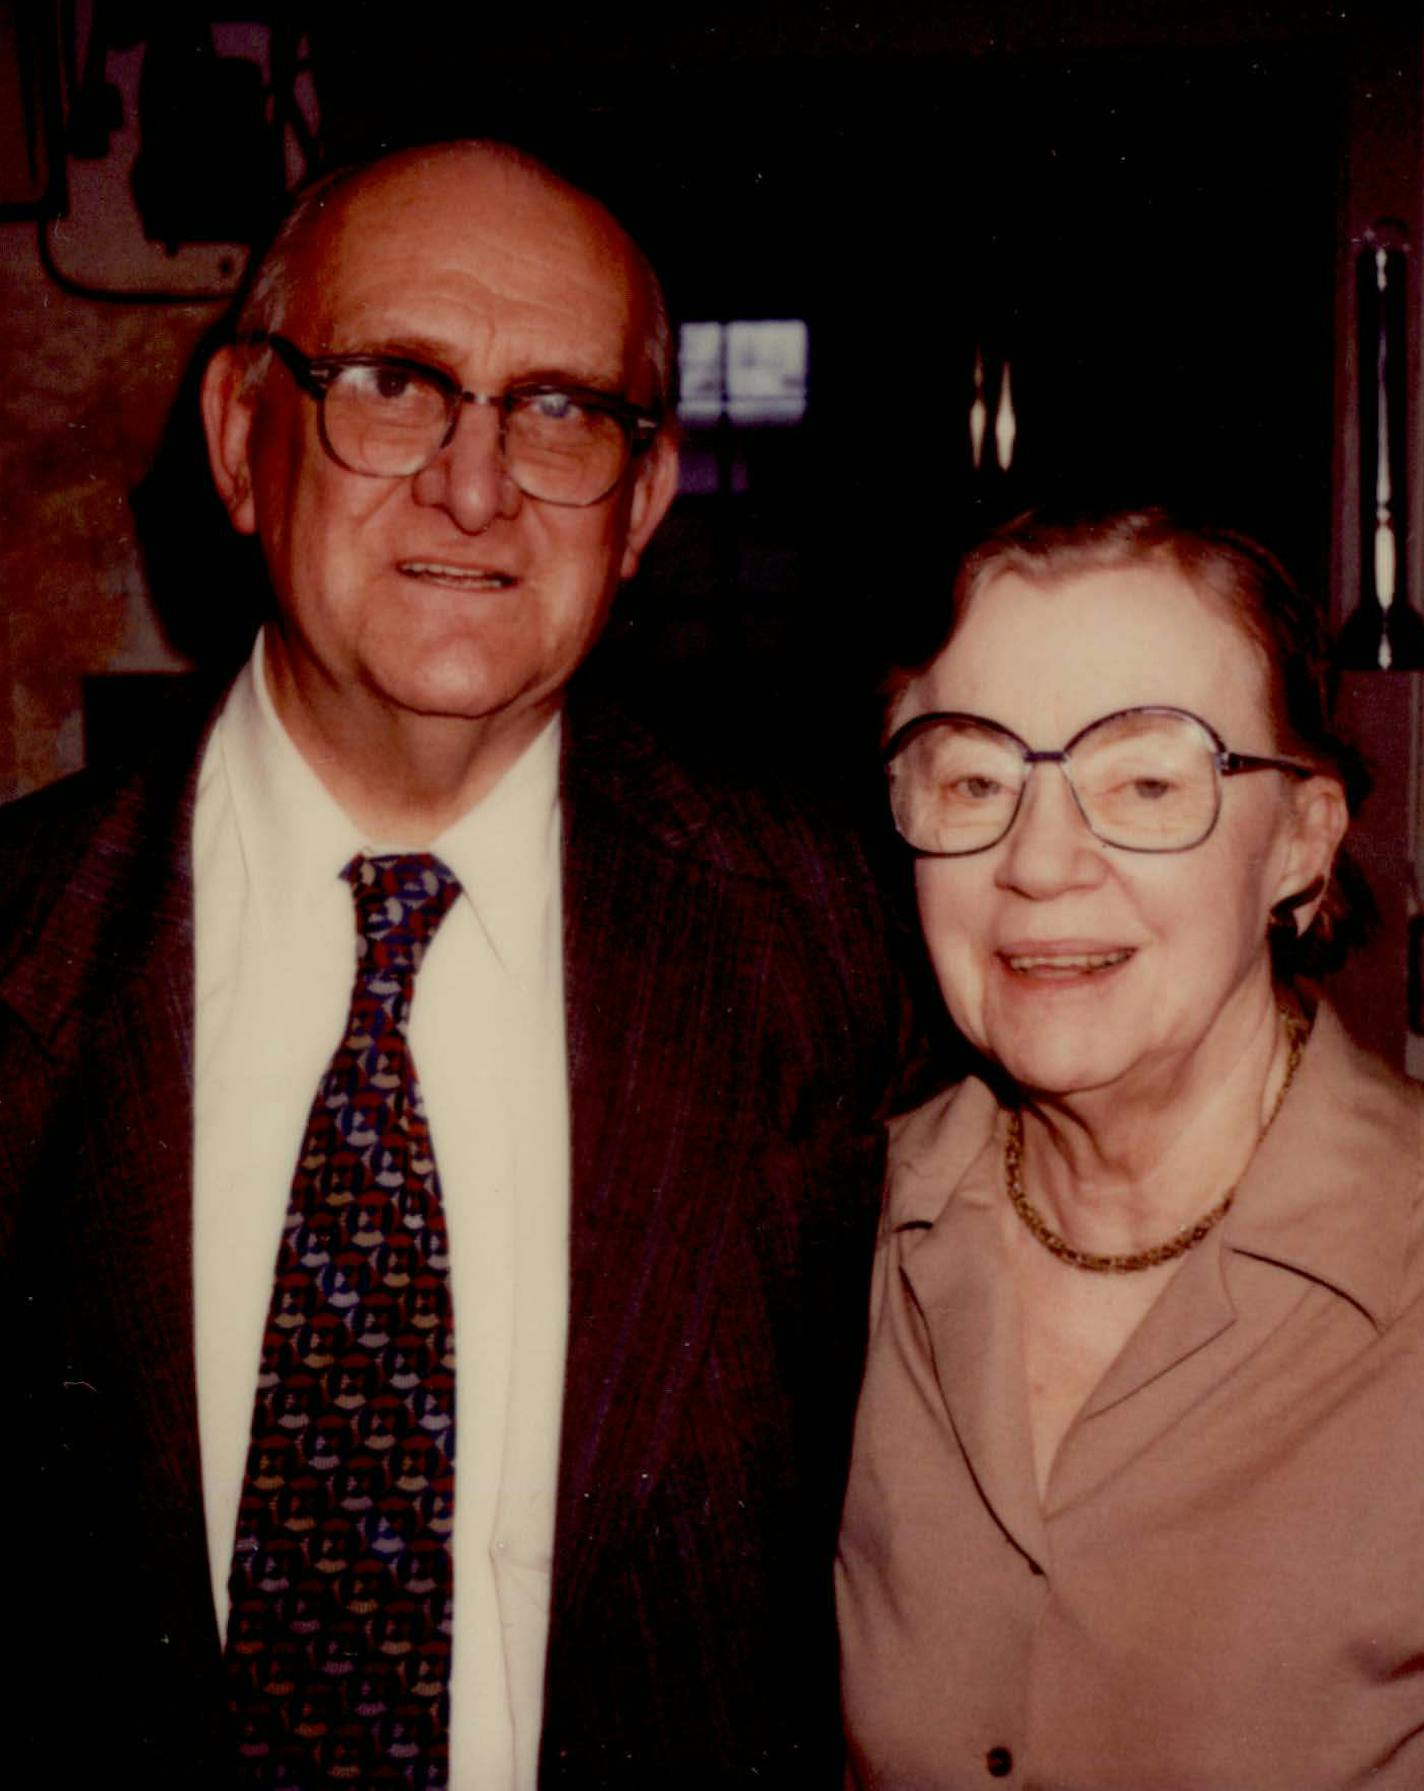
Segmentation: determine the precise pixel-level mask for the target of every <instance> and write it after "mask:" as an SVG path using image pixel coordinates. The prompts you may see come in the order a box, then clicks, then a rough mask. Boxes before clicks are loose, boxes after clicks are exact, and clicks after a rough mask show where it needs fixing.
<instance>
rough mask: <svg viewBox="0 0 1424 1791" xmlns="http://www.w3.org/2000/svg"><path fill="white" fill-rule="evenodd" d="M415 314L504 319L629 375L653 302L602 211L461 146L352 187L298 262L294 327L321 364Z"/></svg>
mask: <svg viewBox="0 0 1424 1791" xmlns="http://www.w3.org/2000/svg"><path fill="white" fill-rule="evenodd" d="M406 312H409V313H410V317H411V324H412V327H416V326H417V325H418V324H419V322H420V321H421V319H422V317H423V316H424V315H426V314H432V315H434V314H441V315H444V316H446V317H448V318H450V319H452V320H457V319H459V318H460V317H461V316H462V315H468V316H469V317H471V318H475V317H477V316H480V315H482V314H488V315H489V316H497V317H498V318H499V320H500V321H501V323H502V324H503V325H504V326H505V327H506V328H518V327H521V326H522V325H527V326H528V327H529V329H530V330H531V331H542V332H544V333H546V334H548V335H550V336H560V335H564V336H568V337H569V338H570V341H569V351H570V353H574V352H575V351H577V352H578V353H580V354H582V355H584V356H585V357H588V356H592V357H593V358H594V359H596V360H600V361H607V362H611V363H612V364H613V370H617V369H618V368H622V369H623V370H624V371H626V372H627V373H629V374H631V373H632V372H633V371H634V370H635V364H636V362H637V361H638V360H639V359H640V358H641V355H642V352H643V349H644V345H645V341H646V338H647V335H648V332H649V328H650V324H651V297H650V294H649V293H648V291H647V287H646V281H645V280H644V278H643V276H642V273H641V268H640V264H639V259H638V257H637V255H636V252H635V251H634V249H633V247H632V244H631V243H630V241H629V239H628V237H627V236H626V234H625V233H624V231H623V230H622V229H621V227H620V226H619V225H618V224H617V222H616V221H615V220H614V219H613V218H612V217H611V216H610V215H609V214H608V213H607V212H606V211H605V210H604V209H603V208H602V206H600V205H598V204H597V203H596V202H595V201H594V200H592V199H590V198H589V197H588V196H587V195H585V194H582V193H580V192H578V191H577V190H576V189H575V188H573V187H569V186H566V185H565V184H564V183H562V182H560V181H558V180H556V179H555V178H554V177H552V176H550V175H546V174H544V173H542V172H540V171H538V170H536V169H530V168H526V167H524V166H522V165H520V164H517V163H509V162H505V161H501V160H498V159H494V158H491V157H490V156H489V155H487V154H485V153H482V152H480V151H478V150H475V149H470V148H461V147H451V148H449V149H445V150H440V151H428V152H411V153H409V154H407V155H403V156H396V157H392V158H390V159H389V160H388V161H386V162H383V163H380V164H379V165H378V166H377V167H375V168H373V169H369V170H367V171H366V172H365V173H364V174H361V175H359V176H357V177H356V178H354V179H353V180H351V181H350V182H348V183H346V184H345V185H343V186H341V187H340V188H339V189H337V190H336V191H335V192H334V193H333V194H332V196H331V198H330V200H329V202H328V203H327V204H326V205H325V206H324V207H323V208H322V210H321V212H320V213H319V214H318V216H317V217H316V218H315V219H314V221H313V224H312V226H311V228H310V229H309V230H308V232H307V233H306V236H305V238H304V240H303V242H302V243H301V244H300V246H299V248H298V251H297V253H296V254H295V256H294V258H293V263H292V286H291V291H290V293H289V296H288V302H287V307H286V321H285V327H286V328H287V329H288V330H289V332H291V333H294V334H295V333H298V332H301V333H302V334H303V335H304V336H305V338H306V340H305V341H304V343H303V346H308V345H310V347H311V348H312V350H313V351H316V350H319V349H320V348H322V347H329V346H331V345H332V344H331V342H330V340H327V339H324V338H330V337H331V334H332V332H333V331H336V330H340V329H348V330H349V329H350V328H352V327H353V326H356V327H359V326H360V325H361V323H362V322H363V321H364V320H366V319H370V320H372V321H373V322H376V323H395V322H399V321H400V320H401V319H402V314H403V313H406ZM452 327H453V323H452Z"/></svg>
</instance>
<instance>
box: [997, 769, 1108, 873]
mask: <svg viewBox="0 0 1424 1791" xmlns="http://www.w3.org/2000/svg"><path fill="white" fill-rule="evenodd" d="M1105 868H1106V867H1105V863H1104V859H1103V846H1102V843H1101V841H1100V840H1098V838H1097V837H1096V835H1095V834H1094V833H1093V830H1092V829H1091V828H1090V827H1089V826H1088V823H1087V822H1086V821H1085V820H1084V819H1083V813H1082V810H1081V809H1080V808H1079V807H1078V802H1077V798H1076V797H1075V796H1074V794H1073V787H1072V785H1071V784H1070V783H1069V781H1068V774H1067V772H1066V771H1065V770H1064V769H1063V767H1062V766H1061V765H1056V764H1038V765H1035V766H1034V767H1033V769H1032V771H1031V772H1030V774H1029V779H1028V783H1027V785H1026V786H1025V788H1024V793H1023V797H1022V800H1021V801H1020V803H1019V812H1018V814H1017V815H1016V816H1015V817H1014V824H1013V826H1012V827H1011V828H1010V829H1009V832H1008V835H1007V836H1006V838H1005V839H1004V842H1003V845H1002V847H1001V848H1000V854H999V862H998V865H997V867H996V870H995V881H996V882H997V883H998V884H999V885H1000V887H1001V888H1006V889H1016V890H1018V892H1019V893H1020V894H1021V895H1026V896H1030V897H1032V898H1033V899H1034V900H1037V901H1042V900H1044V899H1045V898H1047V897H1049V896H1053V895H1057V894H1058V893H1059V892H1060V891H1062V890H1066V889H1079V888H1083V887H1085V886H1089V887H1090V886H1091V885H1093V884H1094V883H1097V882H1099V881H1100V880H1101V879H1102V876H1103V874H1104V871H1105Z"/></svg>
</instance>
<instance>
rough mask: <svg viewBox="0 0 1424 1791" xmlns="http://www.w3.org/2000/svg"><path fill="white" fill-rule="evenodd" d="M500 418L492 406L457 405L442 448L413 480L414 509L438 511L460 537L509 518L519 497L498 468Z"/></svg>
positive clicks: (502, 467) (501, 465)
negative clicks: (425, 507) (452, 426)
mask: <svg viewBox="0 0 1424 1791" xmlns="http://www.w3.org/2000/svg"><path fill="white" fill-rule="evenodd" d="M500 421H501V420H500V414H499V410H498V408H497V407H496V406H495V405H492V404H462V405H461V406H460V409H459V412H458V414H457V415H456V418H455V429H454V433H453V434H452V435H451V437H450V439H449V441H448V442H446V444H445V446H444V447H443V448H442V449H441V450H440V452H439V453H438V454H437V455H436V456H435V458H434V460H432V461H431V462H430V463H429V464H428V465H427V466H423V467H422V468H421V469H420V471H419V472H418V473H417V474H416V475H415V479H414V481H413V484H412V494H413V496H414V498H415V501H416V503H418V504H425V505H431V506H434V507H436V508H439V509H442V510H444V511H445V512H446V514H447V515H448V516H449V517H450V518H451V520H452V521H453V522H454V523H455V526H456V527H457V528H458V529H460V530H461V531H462V533H464V534H466V535H478V534H480V533H481V532H482V531H483V530H485V529H487V528H488V527H489V526H490V524H491V523H492V522H494V521H495V519H496V518H497V517H500V516H513V515H514V514H515V512H516V511H517V510H518V508H519V506H520V503H521V502H522V500H523V493H522V492H521V491H520V489H519V487H518V486H517V485H516V484H515V483H514V481H513V479H511V478H510V476H509V472H508V470H507V468H506V467H505V464H504V449H503V446H502V442H501V432H500Z"/></svg>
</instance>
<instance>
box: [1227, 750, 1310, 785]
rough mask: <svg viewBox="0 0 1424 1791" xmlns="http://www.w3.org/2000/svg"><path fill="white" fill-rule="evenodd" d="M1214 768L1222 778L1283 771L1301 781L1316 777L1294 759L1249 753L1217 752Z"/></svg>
mask: <svg viewBox="0 0 1424 1791" xmlns="http://www.w3.org/2000/svg"><path fill="white" fill-rule="evenodd" d="M1216 768H1217V770H1218V771H1220V773H1221V775H1222V776H1223V777H1238V776H1239V775H1240V774H1241V773H1242V772H1243V771H1284V772H1286V773H1287V774H1288V775H1289V776H1291V777H1298V778H1301V779H1304V778H1307V777H1314V776H1315V775H1316V773H1315V772H1314V771H1313V770H1312V769H1311V767H1310V766H1309V765H1299V764H1297V763H1296V761H1295V760H1294V759H1265V758H1261V757H1260V756H1259V755H1258V754H1256V753H1249V752H1227V751H1222V752H1219V753H1218V754H1217V755H1216Z"/></svg>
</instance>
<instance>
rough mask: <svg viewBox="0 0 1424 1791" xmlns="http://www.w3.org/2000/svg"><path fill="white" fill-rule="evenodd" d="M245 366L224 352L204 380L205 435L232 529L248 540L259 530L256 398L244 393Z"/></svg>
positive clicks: (228, 350)
mask: <svg viewBox="0 0 1424 1791" xmlns="http://www.w3.org/2000/svg"><path fill="white" fill-rule="evenodd" d="M243 371H244V363H243V361H242V360H241V358H240V357H239V355H238V353H237V351H236V350H235V349H233V348H220V349H219V350H218V351H217V353H216V354H215V355H214V356H213V358H212V360H211V361H209V362H208V366H207V371H206V372H205V373H204V374H203V390H202V405H203V429H204V432H205V433H206V435H207V438H208V462H209V465H210V466H211V467H212V469H213V480H214V483H215V484H216V485H217V488H218V496H219V497H220V498H221V499H222V501H223V503H224V505H225V506H226V508H227V513H228V516H229V517H230V519H231V521H232V526H233V527H234V528H235V529H236V530H238V532H239V533H240V534H243V535H250V534H252V533H253V532H254V531H255V530H256V527H257V514H256V506H255V505H254V503H253V499H252V471H251V463H250V460H249V457H248V446H249V442H250V440H251V436H252V412H253V396H252V394H251V393H250V392H248V391H245V390H244V389H243V377H242V376H243Z"/></svg>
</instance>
